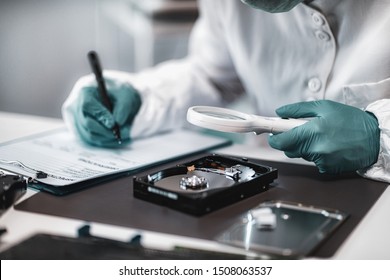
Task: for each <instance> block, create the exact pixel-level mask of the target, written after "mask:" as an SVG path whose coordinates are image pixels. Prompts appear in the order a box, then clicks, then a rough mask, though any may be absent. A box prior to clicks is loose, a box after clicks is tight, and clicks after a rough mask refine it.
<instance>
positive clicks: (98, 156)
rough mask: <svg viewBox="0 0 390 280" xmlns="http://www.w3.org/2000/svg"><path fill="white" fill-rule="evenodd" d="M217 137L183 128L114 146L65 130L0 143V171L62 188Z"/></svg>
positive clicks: (217, 142)
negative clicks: (84, 139) (87, 141)
mask: <svg viewBox="0 0 390 280" xmlns="http://www.w3.org/2000/svg"><path fill="white" fill-rule="evenodd" d="M227 142H228V141H227V140H225V139H223V138H217V137H211V136H207V135H203V134H200V133H197V132H193V131H189V130H180V131H175V132H171V133H166V134H160V135H157V136H154V137H150V138H144V139H139V140H135V141H133V142H132V143H131V144H130V145H126V146H124V147H122V148H118V149H106V148H98V147H93V146H89V145H87V144H84V143H82V142H81V141H80V140H78V139H76V138H75V137H74V136H73V135H72V134H71V133H70V132H68V131H67V130H65V129H60V130H55V131H51V132H49V133H44V134H38V135H34V136H32V137H27V138H23V139H19V140H15V141H11V142H8V143H4V144H2V145H0V169H4V170H8V171H11V172H14V173H17V174H21V175H24V176H27V177H31V178H36V180H37V181H39V182H42V183H45V184H49V185H53V186H64V185H69V184H74V183H78V182H82V181H86V180H90V179H94V178H97V177H101V176H106V175H110V174H115V173H120V172H125V171H131V170H136V169H139V168H142V167H146V166H148V165H153V164H156V163H159V162H163V161H166V160H169V159H174V158H177V157H180V156H184V155H189V154H192V153H195V152H200V151H203V150H207V149H210V148H213V147H217V146H221V145H223V144H227Z"/></svg>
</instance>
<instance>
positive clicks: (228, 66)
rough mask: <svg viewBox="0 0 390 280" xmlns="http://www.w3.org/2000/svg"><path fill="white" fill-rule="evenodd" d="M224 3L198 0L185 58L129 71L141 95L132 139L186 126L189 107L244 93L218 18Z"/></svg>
mask: <svg viewBox="0 0 390 280" xmlns="http://www.w3.org/2000/svg"><path fill="white" fill-rule="evenodd" d="M223 6H224V5H223V4H222V1H203V0H200V1H199V9H200V16H199V19H198V20H197V22H196V24H195V26H194V28H193V31H192V34H191V38H190V47H189V55H188V57H187V58H185V59H182V60H175V61H168V62H165V63H162V64H160V65H158V66H156V67H153V68H150V69H147V70H144V71H141V72H140V73H137V74H134V75H130V76H131V77H130V78H129V81H130V83H131V84H132V85H133V86H134V87H135V88H136V89H137V90H138V91H139V92H140V94H141V99H142V105H141V108H140V111H139V112H138V114H137V116H136V118H135V120H134V122H133V126H132V130H131V136H132V137H133V138H135V137H139V136H147V135H151V134H154V133H158V132H161V131H166V130H170V129H175V128H177V127H181V126H183V124H185V123H186V120H185V116H186V112H187V109H188V108H189V107H190V106H194V105H214V106H218V105H222V104H223V103H224V102H225V101H230V100H232V99H234V98H235V97H236V96H239V95H240V94H242V93H243V88H242V85H241V82H240V81H239V79H238V77H237V74H236V72H235V68H234V66H233V63H232V61H231V58H230V54H229V50H228V49H227V47H226V42H225V41H224V34H223V31H222V30H221V29H222V26H221V24H220V22H219V21H220V20H221V19H223V10H222V8H223Z"/></svg>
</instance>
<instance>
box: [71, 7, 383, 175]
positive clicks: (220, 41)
mask: <svg viewBox="0 0 390 280" xmlns="http://www.w3.org/2000/svg"><path fill="white" fill-rule="evenodd" d="M199 7H200V18H199V19H198V21H197V23H196V25H195V27H194V30H193V32H192V36H191V41H190V52H189V55H188V57H187V58H186V59H183V60H177V61H169V62H166V63H163V64H161V65H159V66H158V67H154V68H152V69H149V70H146V71H142V72H141V73H138V74H126V73H118V72H109V71H107V72H105V75H107V76H115V77H117V78H120V79H123V80H125V81H130V82H131V83H132V84H133V86H134V87H135V88H136V89H137V90H138V91H139V92H140V93H141V96H142V106H141V109H140V111H139V113H138V115H137V116H136V118H135V121H134V123H133V127H132V132H131V134H132V137H137V136H143V135H150V134H153V133H157V132H159V131H162V130H167V129H172V128H175V127H177V126H180V125H183V123H184V122H185V114H186V111H187V108H188V107H189V106H192V105H205V104H207V105H224V104H225V103H226V102H228V101H230V100H232V99H234V98H235V97H237V96H239V95H241V94H243V93H244V92H245V93H246V94H247V95H248V96H249V98H250V100H251V104H252V105H253V108H252V111H254V112H255V113H258V114H260V115H265V116H272V115H275V109H276V108H278V107H279V106H282V105H285V104H290V103H293V102H298V101H309V100H318V99H331V100H335V101H338V102H341V103H345V104H348V105H352V106H356V107H359V108H366V109H367V110H369V111H371V112H372V113H374V114H375V115H376V117H377V118H378V120H379V124H380V128H381V150H380V156H379V159H378V162H377V163H376V164H375V165H374V166H372V167H371V168H369V169H368V170H363V171H361V172H360V173H361V174H362V175H363V176H367V177H369V178H373V179H377V180H384V181H388V182H390V154H389V153H390V99H387V98H390V36H389V35H390V16H389V15H390V0H388V1H383V0H370V1H363V0H314V1H313V2H311V3H310V4H308V5H306V4H303V3H302V4H299V5H298V6H296V7H295V8H294V9H293V10H291V11H290V12H287V13H281V14H269V13H266V12H263V11H260V10H256V9H253V8H250V7H248V6H246V5H244V4H242V3H241V1H239V0H200V1H199ZM88 79H91V77H89V78H84V79H82V80H81V81H79V83H78V85H77V84H76V86H75V90H73V92H75V91H76V92H77V88H78V87H80V86H82V85H83V84H85V83H86V82H87V80H88ZM74 98H75V97H72V94H71V96H70V97H69V100H68V101H67V102H68V104H69V102H71V100H72V99H74ZM377 100H379V101H378V102H375V101H377ZM64 108H65V109H64V117H65V119H69V118H71V116H67V117H66V116H65V115H66V103H65V105H64Z"/></svg>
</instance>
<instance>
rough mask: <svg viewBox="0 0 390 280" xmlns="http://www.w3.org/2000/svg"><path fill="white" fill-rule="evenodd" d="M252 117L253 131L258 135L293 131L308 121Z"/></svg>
mask: <svg viewBox="0 0 390 280" xmlns="http://www.w3.org/2000/svg"><path fill="white" fill-rule="evenodd" d="M252 116H253V122H252V125H253V127H252V129H251V130H252V131H253V132H254V133H256V134H261V133H273V134H278V133H282V132H285V131H288V130H290V129H293V128H294V127H297V126H300V125H303V124H305V123H306V122H307V120H303V119H282V118H277V117H261V116H256V115H252Z"/></svg>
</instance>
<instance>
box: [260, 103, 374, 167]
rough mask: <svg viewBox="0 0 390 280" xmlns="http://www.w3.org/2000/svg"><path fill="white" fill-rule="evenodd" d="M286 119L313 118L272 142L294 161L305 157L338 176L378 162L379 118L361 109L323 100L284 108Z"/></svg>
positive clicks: (282, 112)
mask: <svg viewBox="0 0 390 280" xmlns="http://www.w3.org/2000/svg"><path fill="white" fill-rule="evenodd" d="M276 113H277V114H278V115H279V116H280V117H282V118H313V119H312V120H310V121H309V122H307V123H305V124H303V125H301V126H298V127H295V128H293V129H291V130H289V131H286V132H283V133H281V134H277V135H271V136H270V137H269V139H268V142H269V144H270V145H271V147H273V148H275V149H278V150H282V151H284V152H285V154H286V155H287V156H288V157H290V158H297V157H302V158H303V159H305V160H308V161H312V162H314V163H315V164H316V166H317V167H318V169H319V171H320V172H321V173H331V174H338V173H342V172H349V171H356V170H359V169H362V168H366V167H369V166H370V165H372V164H374V163H375V162H376V161H377V159H378V154H379V146H380V144H379V135H380V129H379V127H378V121H377V119H376V117H375V116H374V115H373V114H371V113H369V112H365V111H362V110H360V109H358V108H355V107H351V106H347V105H344V104H341V103H337V102H333V101H329V100H321V101H313V102H300V103H295V104H291V105H286V106H283V107H280V108H279V109H277V110H276Z"/></svg>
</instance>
